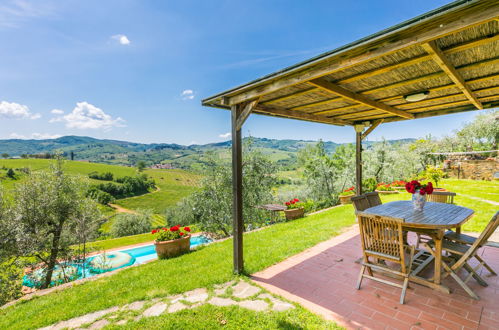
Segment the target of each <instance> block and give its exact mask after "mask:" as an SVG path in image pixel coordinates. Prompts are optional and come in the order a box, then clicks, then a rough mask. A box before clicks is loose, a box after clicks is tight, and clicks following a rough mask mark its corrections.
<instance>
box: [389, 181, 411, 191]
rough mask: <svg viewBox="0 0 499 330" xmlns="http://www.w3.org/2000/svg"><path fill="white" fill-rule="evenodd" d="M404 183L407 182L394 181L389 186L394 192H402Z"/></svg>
mask: <svg viewBox="0 0 499 330" xmlns="http://www.w3.org/2000/svg"><path fill="white" fill-rule="evenodd" d="M406 183H407V182H405V181H404V180H395V181H393V182H392V183H391V184H390V186H391V187H392V188H393V189H395V190H404V189H405V184H406Z"/></svg>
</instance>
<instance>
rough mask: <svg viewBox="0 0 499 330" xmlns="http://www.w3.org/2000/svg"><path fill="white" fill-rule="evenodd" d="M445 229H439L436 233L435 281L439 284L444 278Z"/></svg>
mask: <svg viewBox="0 0 499 330" xmlns="http://www.w3.org/2000/svg"><path fill="white" fill-rule="evenodd" d="M443 236H444V231H443V230H439V231H438V232H437V233H436V235H435V275H434V277H433V282H434V283H435V284H437V285H439V284H440V281H441V278H442V241H443Z"/></svg>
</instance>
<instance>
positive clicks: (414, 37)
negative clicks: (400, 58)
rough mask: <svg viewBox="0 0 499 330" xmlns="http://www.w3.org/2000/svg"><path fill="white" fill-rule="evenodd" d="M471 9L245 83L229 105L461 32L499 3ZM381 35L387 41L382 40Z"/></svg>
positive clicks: (497, 9) (492, 13) (487, 17)
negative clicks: (401, 34) (443, 21)
mask: <svg viewBox="0 0 499 330" xmlns="http://www.w3.org/2000/svg"><path fill="white" fill-rule="evenodd" d="M472 10H474V12H472V13H470V14H466V15H465V16H464V17H459V15H463V13H462V12H461V13H457V14H456V13H454V15H455V16H456V17H453V18H452V19H450V18H448V21H447V22H446V24H435V25H433V26H431V27H426V28H425V29H424V30H421V29H419V31H418V32H419V33H418V34H408V33H406V36H405V37H403V38H393V37H392V40H389V39H387V38H388V37H387V36H383V37H380V38H379V39H380V40H371V41H370V42H369V43H368V44H367V45H370V48H367V49H366V51H364V52H360V53H359V54H358V55H355V56H352V57H347V58H344V59H340V56H341V55H344V54H343V53H337V54H334V55H331V56H330V57H324V58H320V59H317V60H315V61H311V62H309V63H307V64H306V65H302V66H299V67H297V68H296V69H294V70H293V71H289V72H286V76H282V75H276V76H272V77H269V78H267V79H263V80H261V81H259V82H258V84H253V85H246V86H243V87H241V88H238V89H235V90H233V91H231V92H230V93H228V95H229V96H230V104H238V103H242V102H245V101H248V100H251V99H254V98H255V97H257V96H261V95H266V94H269V93H272V92H275V91H277V90H279V89H282V88H285V87H289V86H292V85H297V84H299V83H303V82H306V81H308V80H312V79H316V78H319V77H322V76H325V75H328V74H331V73H333V72H337V71H340V70H343V69H346V68H349V67H352V66H355V65H357V64H361V63H365V62H368V61H371V60H373V59H376V58H378V57H381V56H384V55H388V54H391V53H394V52H397V51H399V50H402V49H407V48H410V47H412V46H415V45H419V44H421V43H424V42H428V41H431V40H435V39H438V38H441V37H443V36H445V35H448V34H451V33H456V32H458V31H462V30H464V29H466V28H469V27H471V26H475V25H478V24H483V23H485V22H488V21H491V20H494V19H496V18H497V16H499V6H496V5H494V4H492V3H488V4H487V3H486V2H483V7H481V8H479V6H475V8H473V9H472ZM448 16H451V15H448ZM407 29H408V28H407ZM383 38H385V39H386V40H384V42H381V40H382V39H383ZM375 42H380V44H379V45H377V47H373V44H374V43H375ZM357 48H360V46H357ZM335 57H337V58H338V60H336V61H331V60H329V61H328V62H327V63H325V62H326V60H328V59H331V58H335ZM322 61H324V65H317V64H318V62H322ZM210 100H211V99H207V100H205V102H206V103H210Z"/></svg>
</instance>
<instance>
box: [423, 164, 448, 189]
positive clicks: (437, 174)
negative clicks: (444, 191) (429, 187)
mask: <svg viewBox="0 0 499 330" xmlns="http://www.w3.org/2000/svg"><path fill="white" fill-rule="evenodd" d="M422 175H423V176H424V177H425V178H427V179H428V180H431V181H435V186H436V187H438V182H439V181H440V180H442V178H443V177H444V175H445V173H444V171H442V170H441V169H439V168H437V167H434V166H428V167H427V168H426V171H424V172H423V174H422Z"/></svg>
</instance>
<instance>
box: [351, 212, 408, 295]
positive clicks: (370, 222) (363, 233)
mask: <svg viewBox="0 0 499 330" xmlns="http://www.w3.org/2000/svg"><path fill="white" fill-rule="evenodd" d="M358 221H359V228H360V237H361V241H362V250H363V261H362V263H361V264H362V268H361V270H360V274H359V279H358V282H357V289H360V286H361V284H362V279H363V278H368V279H371V280H374V281H378V282H381V283H385V284H388V285H392V286H395V287H398V288H401V289H402V293H401V295H400V303H401V304H403V303H404V299H405V293H406V291H407V286H408V284H409V275H410V272H411V268H412V260H413V257H414V246H410V247H409V248H410V258H409V260H408V262H406V256H405V249H406V247H407V246H406V245H404V238H403V233H402V223H403V222H404V219H399V218H392V217H381V216H374V215H373V216H371V215H364V214H362V213H360V214H358ZM371 257H372V258H376V259H378V260H384V261H389V262H393V263H396V264H398V265H399V266H400V270H394V269H392V268H391V267H389V266H388V265H387V264H386V263H385V264H382V263H379V264H374V263H372V262H370V260H369V258H371ZM366 269H367V271H368V274H365V271H366ZM373 269H374V270H379V271H381V272H386V273H388V274H394V275H397V276H400V277H402V278H403V279H404V282H403V284H399V283H395V282H392V281H388V280H385V279H382V278H377V277H374V274H373Z"/></svg>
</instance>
